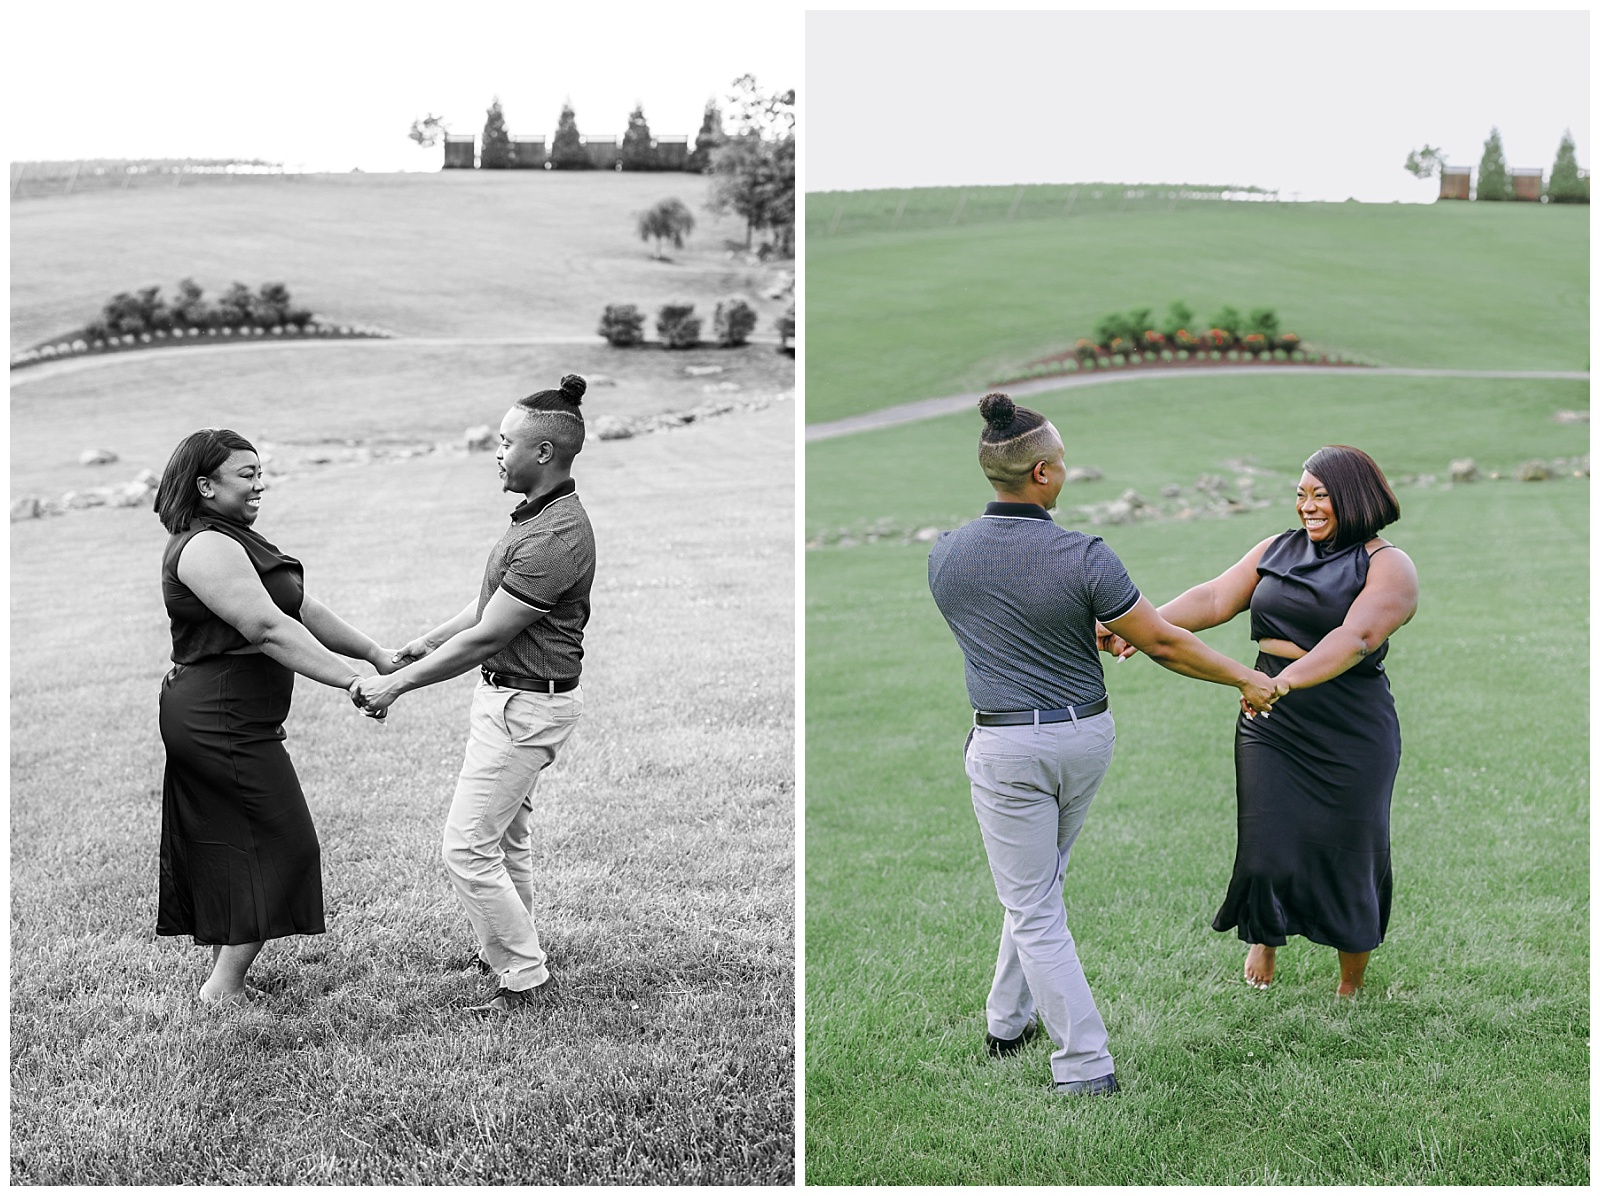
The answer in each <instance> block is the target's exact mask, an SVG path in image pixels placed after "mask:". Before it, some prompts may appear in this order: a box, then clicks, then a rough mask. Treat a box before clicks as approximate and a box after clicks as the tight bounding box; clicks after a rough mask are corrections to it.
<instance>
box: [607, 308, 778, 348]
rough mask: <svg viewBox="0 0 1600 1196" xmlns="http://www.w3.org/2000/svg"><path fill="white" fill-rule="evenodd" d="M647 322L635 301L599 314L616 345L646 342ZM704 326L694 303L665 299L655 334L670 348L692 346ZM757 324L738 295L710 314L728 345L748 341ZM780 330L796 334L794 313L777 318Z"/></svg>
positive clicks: (720, 341)
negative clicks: (696, 312) (645, 330)
mask: <svg viewBox="0 0 1600 1196" xmlns="http://www.w3.org/2000/svg"><path fill="white" fill-rule="evenodd" d="M785 321H787V326H786V327H785ZM644 322H645V313H644V312H642V311H640V310H639V308H638V307H637V306H635V305H634V304H632V303H612V304H608V305H607V306H606V309H605V311H604V312H603V313H602V314H601V316H600V329H599V332H600V335H601V336H603V337H605V339H606V340H607V341H609V342H610V343H611V344H612V345H613V346H615V347H616V348H618V349H626V348H630V347H632V346H633V345H640V344H643V343H644ZM702 326H703V321H702V320H701V318H700V317H699V316H697V315H695V314H694V304H692V303H663V304H662V305H661V307H660V308H659V309H657V311H656V336H657V337H658V338H659V339H660V341H661V343H662V344H663V345H665V346H666V347H667V348H669V349H692V348H694V347H695V346H696V345H698V344H700V343H701V340H700V331H701V328H702ZM755 327H756V310H755V308H753V307H751V306H750V304H749V302H748V301H746V300H744V299H740V298H738V297H737V296H735V297H733V298H729V299H722V300H719V301H718V303H717V306H716V310H715V311H714V312H712V315H711V332H712V337H713V339H714V340H715V342H716V343H717V344H718V345H720V346H722V347H723V348H725V349H731V348H734V347H736V346H739V345H743V344H748V343H749V340H750V334H751V333H752V332H754V331H755ZM778 332H779V335H780V336H781V337H782V338H783V339H784V340H785V341H787V340H788V339H789V338H790V337H792V336H793V335H794V316H793V314H792V313H790V314H788V315H786V316H784V317H783V318H782V319H780V320H779V321H778Z"/></svg>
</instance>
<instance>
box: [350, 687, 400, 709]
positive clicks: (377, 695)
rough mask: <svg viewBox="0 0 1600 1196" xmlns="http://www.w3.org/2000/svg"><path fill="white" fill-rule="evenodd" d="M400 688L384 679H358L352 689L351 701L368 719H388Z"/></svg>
mask: <svg viewBox="0 0 1600 1196" xmlns="http://www.w3.org/2000/svg"><path fill="white" fill-rule="evenodd" d="M399 696H400V688H399V686H397V685H394V684H393V683H391V682H389V681H387V680H385V679H384V678H383V677H358V678H357V679H356V681H355V684H353V685H352V686H351V687H350V700H351V701H352V702H354V703H355V704H356V707H357V708H358V709H359V710H360V711H361V713H362V714H364V715H366V716H367V717H368V718H387V717H388V716H389V707H390V706H391V705H393V703H394V700H395V699H396V698H398V697H399Z"/></svg>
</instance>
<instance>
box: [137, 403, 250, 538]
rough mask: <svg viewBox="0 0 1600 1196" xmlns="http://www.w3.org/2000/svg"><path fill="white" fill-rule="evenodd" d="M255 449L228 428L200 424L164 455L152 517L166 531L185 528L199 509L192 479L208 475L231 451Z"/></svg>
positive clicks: (232, 452)
mask: <svg viewBox="0 0 1600 1196" xmlns="http://www.w3.org/2000/svg"><path fill="white" fill-rule="evenodd" d="M241 450H243V451H244V452H247V453H253V452H255V451H256V446H255V445H253V444H251V443H250V442H249V441H248V440H246V439H245V438H244V437H243V436H241V435H239V433H237V432H235V431H233V430H232V429H231V428H201V429H200V430H199V431H198V432H191V433H189V435H187V436H185V437H184V438H183V439H182V440H181V441H180V442H179V443H178V447H177V448H175V449H173V450H172V456H171V457H169V458H168V459H167V467H166V468H165V469H163V470H162V471H161V482H160V484H159V485H158V486H157V487H156V500H155V508H156V518H158V519H160V520H161V526H162V527H164V528H166V529H167V530H168V531H169V532H173V533H177V532H182V531H187V530H189V522H190V520H192V519H193V518H194V516H195V512H196V511H198V510H199V509H200V490H199V488H198V487H197V486H196V485H195V482H196V481H198V480H199V479H200V478H206V477H210V476H211V475H212V474H214V473H216V472H217V470H219V469H221V468H222V465H223V462H225V461H226V460H227V459H228V458H229V457H231V456H233V454H234V453H236V452H239V451H241Z"/></svg>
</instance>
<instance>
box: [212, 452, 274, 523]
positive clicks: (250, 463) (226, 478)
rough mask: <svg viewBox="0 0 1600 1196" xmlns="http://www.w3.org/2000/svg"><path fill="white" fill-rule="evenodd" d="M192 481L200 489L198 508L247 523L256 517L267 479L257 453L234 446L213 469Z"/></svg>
mask: <svg viewBox="0 0 1600 1196" xmlns="http://www.w3.org/2000/svg"><path fill="white" fill-rule="evenodd" d="M195 485H196V486H197V487H199V490H200V509H201V510H203V511H209V512H211V513H213V514H216V515H221V516H222V517H223V518H225V519H232V520H233V521H234V522H235V523H243V524H245V525H246V526H249V525H250V524H252V523H254V522H255V521H256V513H257V512H258V511H259V510H260V507H261V492H262V491H263V490H265V489H266V488H267V479H266V474H265V473H264V472H263V471H262V469H261V459H260V458H259V457H257V456H256V455H255V454H254V453H252V452H249V451H248V450H246V449H234V451H233V452H232V453H230V454H229V455H228V459H227V460H226V461H224V462H223V463H222V464H221V465H219V466H218V467H217V469H216V471H215V472H213V473H212V474H210V475H209V476H207V477H203V478H197V479H195Z"/></svg>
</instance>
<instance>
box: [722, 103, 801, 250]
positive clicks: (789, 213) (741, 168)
mask: <svg viewBox="0 0 1600 1196" xmlns="http://www.w3.org/2000/svg"><path fill="white" fill-rule="evenodd" d="M733 87H734V91H733V94H732V96H730V111H732V112H733V113H734V114H735V120H736V124H735V126H734V128H735V133H734V134H733V136H731V137H727V138H726V139H725V140H724V141H723V143H722V145H721V146H719V147H718V148H717V149H716V150H714V151H713V152H712V155H711V163H712V173H713V174H714V175H715V176H716V178H715V181H714V182H713V183H712V186H711V197H710V199H708V200H707V203H706V206H707V207H709V208H710V209H711V210H712V211H713V212H726V211H729V210H732V211H734V212H737V213H738V214H739V215H740V216H743V217H744V221H745V244H746V246H748V245H749V244H750V243H751V241H752V240H753V237H754V232H755V230H756V229H758V228H759V229H767V230H770V231H771V232H772V233H773V234H774V238H775V241H776V246H775V248H776V249H777V250H778V252H780V253H783V254H785V255H789V254H792V253H793V252H794V167H795V154H794V89H793V88H790V89H789V90H788V91H785V92H774V93H771V94H769V93H766V92H763V91H762V90H761V89H760V87H759V86H758V85H757V83H756V80H755V76H754V75H741V76H740V77H739V78H737V79H735V80H734V82H733Z"/></svg>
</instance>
